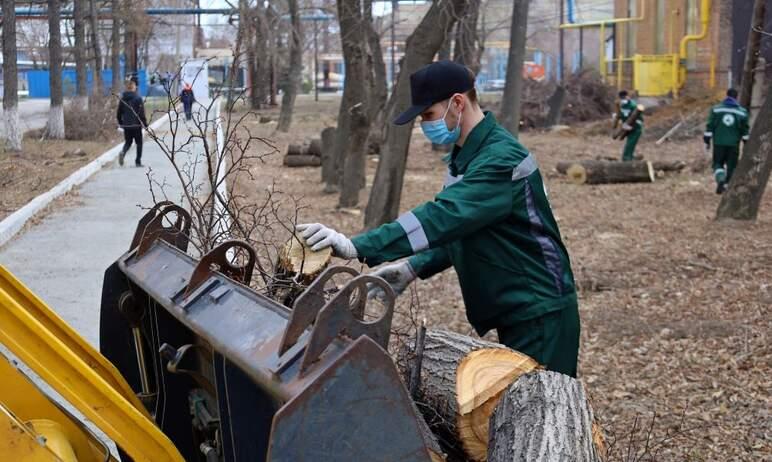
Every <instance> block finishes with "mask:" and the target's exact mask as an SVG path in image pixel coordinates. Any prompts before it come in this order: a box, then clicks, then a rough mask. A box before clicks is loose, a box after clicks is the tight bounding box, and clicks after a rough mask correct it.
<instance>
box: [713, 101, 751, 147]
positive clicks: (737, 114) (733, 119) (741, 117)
mask: <svg viewBox="0 0 772 462" xmlns="http://www.w3.org/2000/svg"><path fill="white" fill-rule="evenodd" d="M705 137H706V138H712V139H713V145H714V146H733V147H737V146H739V145H740V140H744V141H747V140H748V111H746V110H745V108H744V107H742V106H740V105H739V104H738V103H737V101H736V100H735V99H734V98H726V99H725V100H724V101H722V102H721V104H718V105H716V106H713V107H712V108H711V110H710V115H708V125H707V127H706V128H705ZM706 141H707V140H706Z"/></svg>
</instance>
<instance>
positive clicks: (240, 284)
mask: <svg viewBox="0 0 772 462" xmlns="http://www.w3.org/2000/svg"><path fill="white" fill-rule="evenodd" d="M189 230H190V216H189V215H188V214H187V212H185V210H183V209H181V208H179V207H177V206H175V205H172V204H169V203H163V204H159V205H158V206H157V207H156V208H154V209H153V210H151V211H150V212H148V214H147V215H146V216H145V217H144V218H143V219H142V220H140V223H139V225H138V227H137V232H136V234H135V237H134V240H133V241H132V245H131V249H130V250H129V251H128V252H127V253H125V254H124V255H123V256H121V257H120V258H119V259H118V260H117V261H116V262H115V263H114V264H113V265H111V266H110V267H109V268H108V269H107V271H106V273H105V279H104V286H103V294H102V307H101V320H100V348H101V351H102V353H103V354H104V355H105V356H106V357H107V358H108V359H109V360H110V361H111V362H112V363H113V364H114V365H115V366H116V367H117V368H118V370H119V371H120V372H121V373H122V374H123V376H124V377H125V378H126V380H127V382H128V383H129V384H130V386H131V387H132V388H133V390H134V391H135V392H136V394H137V396H138V397H139V399H140V400H141V401H142V403H143V404H144V405H145V406H146V407H147V409H148V411H149V412H150V414H151V415H152V416H153V418H154V419H155V422H156V423H157V425H158V426H159V427H160V428H161V430H162V431H163V432H164V433H165V434H166V435H167V436H168V437H169V438H170V439H171V440H172V442H173V443H174V445H175V446H176V447H177V449H178V450H179V451H180V453H181V454H182V455H183V457H184V458H185V460H187V461H207V462H209V461H249V462H253V461H287V462H299V461H338V460H340V461H430V460H437V458H436V454H435V453H433V452H432V451H430V449H429V447H428V446H427V444H426V443H425V442H424V439H423V433H422V426H421V423H422V422H421V421H419V418H418V417H417V415H416V412H415V408H414V406H413V403H412V401H411V400H410V397H409V396H408V393H407V391H406V389H405V387H404V385H403V384H402V382H401V380H400V378H399V374H398V372H397V369H396V367H395V365H394V363H393V362H392V360H391V358H390V357H389V355H388V354H387V353H386V351H385V348H386V345H387V342H388V340H389V332H390V327H391V318H392V314H393V308H394V294H393V292H392V291H391V288H390V287H389V286H388V284H386V283H385V282H384V281H383V280H382V279H379V278H375V277H371V276H367V275H358V273H357V272H356V271H355V270H353V269H351V268H348V267H331V268H329V269H327V270H326V271H325V272H324V273H322V275H320V277H319V278H318V279H317V280H316V281H315V282H314V283H313V284H312V285H311V286H310V287H308V288H307V290H306V291H305V292H303V293H302V294H301V295H300V296H299V297H298V298H297V299H296V301H295V304H294V306H293V309H291V310H290V309H288V308H286V307H284V306H282V305H280V304H278V303H276V302H274V301H272V300H270V299H268V298H266V297H264V296H262V295H260V294H259V293H257V292H255V291H254V290H252V289H250V287H249V282H250V278H251V269H252V267H253V266H254V265H253V264H254V259H255V253H254V251H253V250H252V249H251V248H250V247H249V246H248V245H247V244H245V243H243V242H239V241H230V242H226V243H224V244H222V245H220V246H219V247H217V248H215V249H214V250H212V251H211V252H209V253H208V254H206V255H204V256H203V257H202V258H201V259H200V260H196V259H194V258H192V257H191V256H189V255H188V254H187V253H186V247H187V243H188V239H187V236H188V233H189ZM234 252H239V254H240V255H246V258H245V259H246V260H247V261H246V264H245V265H243V266H236V265H234V264H233V263H232V261H231V259H230V258H229V257H228V256H229V255H232V254H233V253H234ZM336 275H344V276H346V277H347V278H348V282H347V283H346V284H345V285H344V286H343V287H342V288H333V289H331V288H330V285H331V284H333V282H334V281H333V276H336ZM368 284H375V285H379V286H381V287H382V288H383V289H384V291H385V292H386V293H387V294H388V296H387V298H388V300H387V302H386V303H385V311H384V312H383V314H382V315H381V317H380V318H379V319H377V320H374V321H369V320H368V321H364V320H363V319H364V313H365V305H366V303H367V297H366V293H367V286H368ZM330 294H332V297H331V298H329V296H330ZM328 298H329V300H328Z"/></svg>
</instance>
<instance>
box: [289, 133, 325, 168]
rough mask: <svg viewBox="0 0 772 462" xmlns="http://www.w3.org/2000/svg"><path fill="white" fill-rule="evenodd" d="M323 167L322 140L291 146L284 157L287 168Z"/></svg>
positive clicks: (316, 139)
mask: <svg viewBox="0 0 772 462" xmlns="http://www.w3.org/2000/svg"><path fill="white" fill-rule="evenodd" d="M321 165H322V140H321V139H318V138H314V139H312V140H311V141H310V142H308V143H304V144H290V145H289V146H287V153H286V155H285V156H284V166H285V167H320V166H321Z"/></svg>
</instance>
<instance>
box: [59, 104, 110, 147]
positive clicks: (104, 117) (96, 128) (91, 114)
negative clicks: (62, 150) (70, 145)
mask: <svg viewBox="0 0 772 462" xmlns="http://www.w3.org/2000/svg"><path fill="white" fill-rule="evenodd" d="M116 104H117V101H116V100H115V99H114V98H111V97H103V98H100V97H94V96H92V97H91V102H90V104H87V105H86V104H81V103H79V100H78V99H77V98H76V99H73V100H70V101H69V102H67V103H65V105H64V132H65V137H66V138H67V139H68V140H82V141H103V140H108V139H110V138H113V137H114V136H115V133H116V131H115V130H116V128H117V124H116V121H115V111H116V108H117V106H116Z"/></svg>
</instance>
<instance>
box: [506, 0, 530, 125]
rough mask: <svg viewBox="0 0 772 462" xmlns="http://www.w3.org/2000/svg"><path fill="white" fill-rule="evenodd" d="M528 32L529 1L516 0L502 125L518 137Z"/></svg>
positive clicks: (513, 11) (513, 6) (513, 8)
mask: <svg viewBox="0 0 772 462" xmlns="http://www.w3.org/2000/svg"><path fill="white" fill-rule="evenodd" d="M527 30H528V0H514V3H513V5H512V27H511V29H510V33H509V57H508V58H507V80H506V83H505V84H504V96H503V98H502V100H501V124H502V125H503V126H504V127H505V128H506V129H507V130H509V131H510V133H512V134H513V135H515V136H517V135H518V133H519V131H520V104H521V100H522V96H523V62H524V61H525V42H526V35H527V34H526V32H527Z"/></svg>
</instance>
